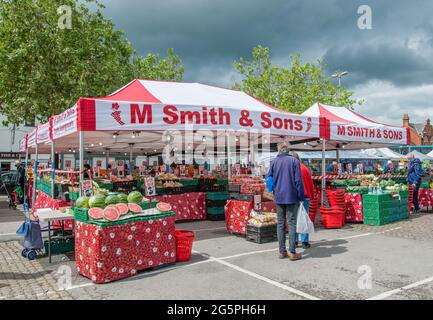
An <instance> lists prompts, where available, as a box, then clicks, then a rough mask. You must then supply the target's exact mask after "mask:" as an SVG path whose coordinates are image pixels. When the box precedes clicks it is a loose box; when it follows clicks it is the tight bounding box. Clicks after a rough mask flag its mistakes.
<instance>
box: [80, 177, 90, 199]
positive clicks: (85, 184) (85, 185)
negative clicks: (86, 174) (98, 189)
mask: <svg viewBox="0 0 433 320" xmlns="http://www.w3.org/2000/svg"><path fill="white" fill-rule="evenodd" d="M82 188H83V195H85V196H86V197H91V196H93V184H92V181H91V180H83V183H82Z"/></svg>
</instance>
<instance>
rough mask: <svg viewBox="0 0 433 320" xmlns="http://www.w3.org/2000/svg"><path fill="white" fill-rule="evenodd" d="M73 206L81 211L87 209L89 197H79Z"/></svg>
mask: <svg viewBox="0 0 433 320" xmlns="http://www.w3.org/2000/svg"><path fill="white" fill-rule="evenodd" d="M75 206H76V207H77V208H81V209H87V208H89V197H79V198H78V199H77V200H76V201H75Z"/></svg>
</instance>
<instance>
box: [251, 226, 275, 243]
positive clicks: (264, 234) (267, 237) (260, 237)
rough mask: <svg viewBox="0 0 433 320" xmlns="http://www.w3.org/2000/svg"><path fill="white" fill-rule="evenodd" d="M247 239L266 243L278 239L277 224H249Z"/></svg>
mask: <svg viewBox="0 0 433 320" xmlns="http://www.w3.org/2000/svg"><path fill="white" fill-rule="evenodd" d="M245 239H246V240H247V241H252V242H255V243H266V242H274V241H278V236H277V225H276V224H274V225H270V226H263V227H256V226H253V225H247V234H246V238H245Z"/></svg>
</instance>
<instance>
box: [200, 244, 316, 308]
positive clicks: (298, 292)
mask: <svg viewBox="0 0 433 320" xmlns="http://www.w3.org/2000/svg"><path fill="white" fill-rule="evenodd" d="M194 252H195V253H198V254H201V255H203V256H206V255H205V254H203V253H201V252H197V251H194ZM208 257H209V259H210V260H213V261H216V262H218V263H220V264H222V265H224V266H226V267H229V268H231V269H234V270H236V271H239V272H241V273H244V274H246V275H249V276H250V277H253V278H256V279H258V280H261V281H264V282H266V283H268V284H270V285H273V286H275V287H278V288H280V289H283V290H285V291H288V292H291V293H293V294H296V295H298V296H301V297H303V298H305V299H309V300H320V299H319V298H317V297H314V296H312V295H310V294H308V293H305V292H302V291H300V290H298V289H295V288H292V287H289V286H287V285H285V284H282V283H279V282H277V281H274V280H271V279H269V278H266V277H264V276H261V275H259V274H257V273H255V272H252V271H249V270H246V269H244V268H241V267H239V266H237V265H234V264H232V263H230V262H227V261H225V260H222V259H219V258H214V257H212V256H208Z"/></svg>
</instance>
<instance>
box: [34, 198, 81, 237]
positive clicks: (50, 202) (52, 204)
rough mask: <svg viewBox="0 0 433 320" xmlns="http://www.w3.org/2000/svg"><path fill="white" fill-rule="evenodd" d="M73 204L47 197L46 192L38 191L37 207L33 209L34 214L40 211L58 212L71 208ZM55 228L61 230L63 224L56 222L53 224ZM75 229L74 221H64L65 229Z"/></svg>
mask: <svg viewBox="0 0 433 320" xmlns="http://www.w3.org/2000/svg"><path fill="white" fill-rule="evenodd" d="M70 206H71V204H70V203H69V202H66V201H64V200H62V199H53V198H51V197H50V196H49V195H47V194H46V193H45V192H43V191H40V190H38V191H37V194H36V201H35V205H34V206H33V207H32V212H33V213H35V212H36V210H38V209H47V208H49V209H53V210H58V209H59V208H61V207H70ZM52 225H53V227H55V228H61V226H62V223H61V222H57V221H54V222H53V223H52ZM72 227H73V221H72V220H65V221H64V228H65V230H72Z"/></svg>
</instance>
